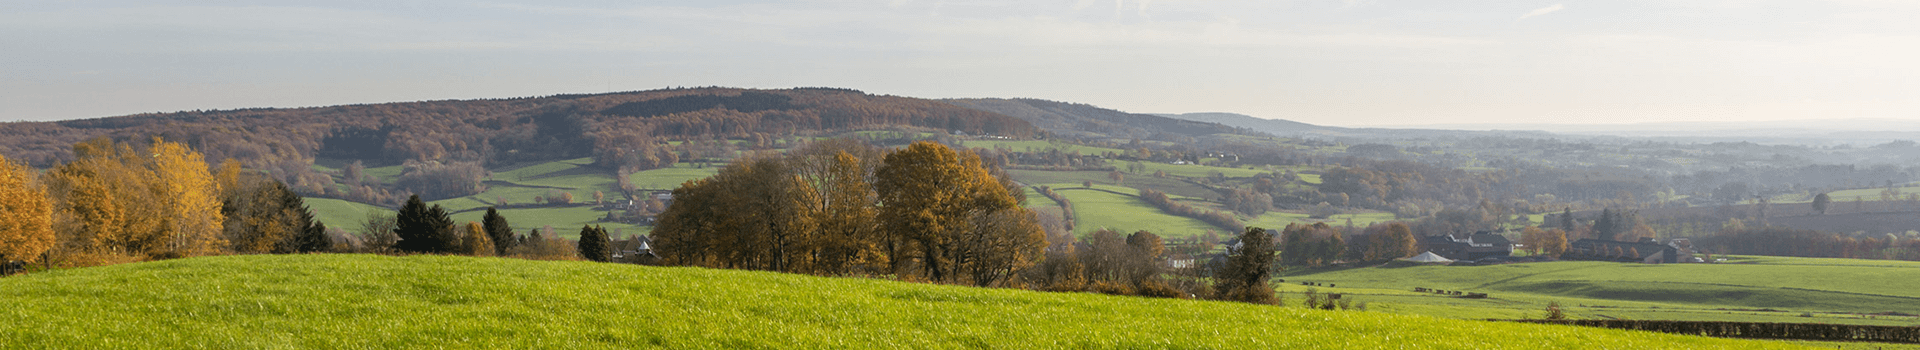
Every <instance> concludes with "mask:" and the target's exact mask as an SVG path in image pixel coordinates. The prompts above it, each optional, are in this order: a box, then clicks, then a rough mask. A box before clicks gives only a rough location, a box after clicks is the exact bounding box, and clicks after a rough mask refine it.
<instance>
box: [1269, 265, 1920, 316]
mask: <svg viewBox="0 0 1920 350" xmlns="http://www.w3.org/2000/svg"><path fill="white" fill-rule="evenodd" d="M1283 278H1286V279H1287V280H1289V281H1292V282H1299V281H1312V282H1320V283H1330V284H1334V285H1337V286H1338V288H1325V287H1323V288H1321V289H1322V290H1330V291H1338V292H1346V293H1355V294H1356V295H1359V296H1360V298H1361V299H1362V300H1372V301H1374V302H1376V304H1374V305H1375V306H1376V308H1377V310H1379V311H1387V312H1396V313H1408V314H1420V315H1431V316H1442V317H1458V318H1490V317H1492V318H1507V317H1517V316H1522V315H1533V316H1532V317H1538V314H1539V313H1541V310H1544V309H1545V306H1546V304H1547V302H1549V301H1559V302H1560V303H1561V304H1562V305H1565V306H1567V307H1568V308H1569V309H1568V310H1569V313H1570V314H1571V315H1573V316H1574V317H1577V318H1624V319H1645V320H1703V321H1750V322H1795V323H1808V322H1813V323H1846V324H1878V325H1913V324H1916V323H1920V318H1916V317H1910V316H1891V315H1889V314H1882V313H1887V312H1897V313H1904V314H1920V263H1916V262H1901V261H1877V260H1849V259H1814V258H1781V257H1734V258H1733V259H1730V263H1723V264H1668V265H1645V264H1623V263H1609V262H1584V261H1581V262H1576V261H1564V262H1550V263H1526V264H1507V265H1497V266H1417V267H1366V268H1350V269H1304V270H1303V269H1299V268H1296V269H1295V270H1294V271H1289V272H1287V273H1286V275H1285V276H1284V277H1283ZM1287 287H1288V288H1291V289H1289V290H1290V291H1295V292H1297V291H1299V289H1302V288H1304V287H1300V286H1298V285H1297V284H1296V285H1289V286H1287ZM1415 287H1424V288H1435V289H1444V290H1459V291H1467V292H1480V293H1488V294H1489V295H1490V296H1491V298H1488V299H1460V298H1450V297H1443V296H1436V295H1432V294H1424V293H1414V292H1412V290H1413V288H1415Z"/></svg>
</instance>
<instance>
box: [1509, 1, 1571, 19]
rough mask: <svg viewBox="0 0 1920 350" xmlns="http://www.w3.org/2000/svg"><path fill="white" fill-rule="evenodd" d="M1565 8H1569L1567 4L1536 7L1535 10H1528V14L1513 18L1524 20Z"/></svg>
mask: <svg viewBox="0 0 1920 350" xmlns="http://www.w3.org/2000/svg"><path fill="white" fill-rule="evenodd" d="M1565 8H1567V4H1553V6H1547V7H1542V8H1537V9H1534V10H1533V11H1528V12H1527V14H1524V15H1520V18H1515V19H1513V20H1515V21H1518V20H1523V19H1527V17H1533V16H1539V15H1544V14H1549V13H1553V12H1554V11H1559V10H1561V9H1565Z"/></svg>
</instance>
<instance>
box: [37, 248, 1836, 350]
mask: <svg viewBox="0 0 1920 350" xmlns="http://www.w3.org/2000/svg"><path fill="white" fill-rule="evenodd" d="M0 290H6V291H8V292H7V293H4V294H0V305H13V306H12V307H8V308H4V309H0V347H6V348H44V347H59V348H87V349H148V348H566V349H574V348H593V349H614V348H619V349H627V348H701V349H706V348H889V349H892V348H923V349H924V348H1044V349H1057V348H1245V349H1270V348H1283V349H1353V348H1406V347H1413V348H1434V349H1504V348H1515V349H1539V348H1593V347H1595V346H1596V345H1602V344H1603V345H1604V347H1612V348H1622V349H1634V348H1696V349H1716V348H1718V349H1754V348H1799V347H1796V346H1794V345H1792V344H1787V343H1780V342H1762V341H1747V340H1732V339H1713V338H1703V337H1689V336H1679V335H1668V334H1656V333H1647V332H1629V331H1619V330H1608V329H1597V328H1578V327H1568V326H1548V325H1531V324H1514V323H1491V322H1481V321H1463V320H1447V319H1436V318H1429V317H1419V316H1404V315H1393V314H1385V313H1375V312H1334V311H1318V310H1304V309H1301V308H1297V307H1296V308H1281V307H1271V306H1258V305H1248V304H1238V303H1226V302H1210V301H1184V300H1167V299H1147V298H1133V297H1114V296H1104V295H1095V294H1084V293H1040V292H1028V291H1019V290H1007V289H979V288H967V287H956V286H942V285H929V284H913V283H902V282H893V281H886V280H874V279H854V278H824V277H811V276H803V275H789V274H778V273H768V272H750V271H731V270H709V269H699V268H660V267H642V266H634V265H622V264H603V263H588V262H545V261H526V260H514V259H499V258H469V257H451V256H424V255H423V256H406V257H388V256H373V255H250V256H220V257H202V258H192V259H176V260H167V261H158V262H147V263H136V264H125V265H115V266H106V267H95V268H82V269H70V270H60V271H50V272H43V273H35V274H30V275H25V276H21V277H12V278H4V279H0Z"/></svg>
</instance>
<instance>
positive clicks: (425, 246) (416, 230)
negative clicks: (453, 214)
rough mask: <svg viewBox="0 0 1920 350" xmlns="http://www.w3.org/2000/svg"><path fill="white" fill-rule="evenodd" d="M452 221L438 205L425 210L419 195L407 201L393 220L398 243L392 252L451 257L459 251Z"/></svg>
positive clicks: (457, 238) (458, 241)
mask: <svg viewBox="0 0 1920 350" xmlns="http://www.w3.org/2000/svg"><path fill="white" fill-rule="evenodd" d="M453 229H454V227H453V220H452V219H450V218H448V217H447V210H446V209H444V208H441V207H440V205H439V204H434V205H433V207H427V204H426V203H425V202H422V201H420V196H419V195H413V196H411V197H409V198H407V204H406V205H404V206H401V207H400V213H399V214H398V215H397V216H396V217H395V218H394V228H393V234H394V235H395V236H398V237H399V239H400V241H399V242H398V243H395V244H394V248H395V249H398V250H400V251H403V252H411V253H451V252H457V251H459V250H460V236H459V235H458V234H456V233H455V232H454V231H453Z"/></svg>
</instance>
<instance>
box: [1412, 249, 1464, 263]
mask: <svg viewBox="0 0 1920 350" xmlns="http://www.w3.org/2000/svg"><path fill="white" fill-rule="evenodd" d="M1400 260H1406V261H1412V262H1423V263H1444V262H1453V259H1447V258H1445V257H1441V256H1440V255H1439V254H1434V253H1433V252H1425V253H1420V255H1415V256H1413V257H1411V258H1403V259H1400Z"/></svg>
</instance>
